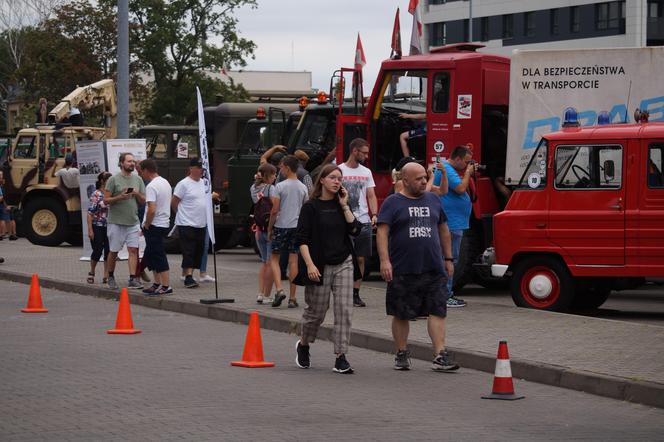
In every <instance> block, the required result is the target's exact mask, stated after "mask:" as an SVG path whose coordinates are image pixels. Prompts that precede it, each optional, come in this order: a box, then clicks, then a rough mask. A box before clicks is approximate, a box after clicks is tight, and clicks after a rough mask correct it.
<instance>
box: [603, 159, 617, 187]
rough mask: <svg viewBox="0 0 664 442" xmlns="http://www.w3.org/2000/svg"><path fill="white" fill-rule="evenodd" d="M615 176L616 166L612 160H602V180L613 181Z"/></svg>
mask: <svg viewBox="0 0 664 442" xmlns="http://www.w3.org/2000/svg"><path fill="white" fill-rule="evenodd" d="M615 176H616V166H615V164H614V163H613V160H606V161H604V181H605V182H607V183H608V182H610V181H613V179H614V178H615Z"/></svg>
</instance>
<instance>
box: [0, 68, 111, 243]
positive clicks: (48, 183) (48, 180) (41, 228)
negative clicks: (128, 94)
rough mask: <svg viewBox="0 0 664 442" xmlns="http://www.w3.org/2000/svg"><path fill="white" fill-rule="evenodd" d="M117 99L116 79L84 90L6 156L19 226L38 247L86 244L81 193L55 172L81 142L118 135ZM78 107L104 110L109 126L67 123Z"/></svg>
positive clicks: (9, 197)
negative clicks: (71, 187)
mask: <svg viewBox="0 0 664 442" xmlns="http://www.w3.org/2000/svg"><path fill="white" fill-rule="evenodd" d="M116 101H117V100H116V95H115V85H114V83H113V80H101V81H98V82H96V83H93V84H91V85H88V86H83V87H78V88H76V89H75V90H74V91H73V92H71V93H70V94H69V95H67V96H66V97H64V98H63V99H62V100H61V101H60V103H58V104H57V105H56V106H55V107H54V108H53V110H51V111H50V112H49V114H48V123H47V124H41V125H37V126H36V127H34V128H26V129H21V130H20V131H19V132H18V134H17V135H16V138H15V140H14V142H13V143H12V146H11V150H10V151H9V153H8V154H7V153H5V155H6V160H4V161H3V162H2V167H3V170H4V176H5V198H6V201H7V204H8V205H12V206H16V207H18V208H19V209H20V210H19V214H20V219H19V220H18V221H19V222H17V227H19V229H20V230H21V231H22V234H24V235H25V236H26V237H27V238H28V239H29V240H30V241H31V242H32V243H34V244H38V245H45V246H57V245H59V244H61V243H62V242H63V241H68V242H71V243H79V242H80V241H81V228H80V227H81V214H80V210H81V201H80V196H79V190H78V188H76V189H69V188H67V187H65V186H64V184H62V183H61V181H60V178H58V177H56V176H55V172H57V171H58V170H59V169H61V168H62V167H63V166H64V159H65V156H66V155H67V154H73V155H74V157H75V151H76V142H77V141H81V140H102V139H107V138H113V137H115V131H116V117H117V107H116ZM74 106H77V107H78V109H79V110H88V109H94V108H101V109H102V113H101V117H102V119H103V124H101V126H103V127H87V126H86V127H82V126H81V127H74V126H71V125H70V124H69V123H68V122H66V121H67V116H68V115H69V111H70V109H71V108H72V107H74ZM0 149H1V147H0Z"/></svg>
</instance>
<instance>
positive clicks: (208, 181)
mask: <svg viewBox="0 0 664 442" xmlns="http://www.w3.org/2000/svg"><path fill="white" fill-rule="evenodd" d="M196 98H197V99H198V138H199V144H200V146H201V161H202V162H203V183H205V193H206V195H207V204H206V205H205V212H206V215H207V231H208V235H209V236H210V243H212V245H213V246H214V244H215V239H214V212H213V209H212V174H211V173H210V158H209V155H208V147H207V137H206V134H205V115H204V114H203V100H202V99H201V91H200V90H199V89H198V86H196ZM213 250H214V247H213Z"/></svg>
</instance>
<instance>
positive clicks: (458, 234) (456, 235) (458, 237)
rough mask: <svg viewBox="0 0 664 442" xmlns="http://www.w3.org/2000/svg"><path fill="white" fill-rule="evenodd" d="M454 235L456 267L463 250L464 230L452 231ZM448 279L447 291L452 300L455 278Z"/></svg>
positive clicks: (453, 251)
mask: <svg viewBox="0 0 664 442" xmlns="http://www.w3.org/2000/svg"><path fill="white" fill-rule="evenodd" d="M450 234H451V235H452V258H454V265H456V263H457V262H458V261H459V250H461V239H462V238H463V230H450ZM455 277H456V275H455V276H453V277H452V278H447V290H448V292H449V294H450V295H449V296H450V298H451V297H452V296H454V291H453V290H452V287H453V286H454V278H455Z"/></svg>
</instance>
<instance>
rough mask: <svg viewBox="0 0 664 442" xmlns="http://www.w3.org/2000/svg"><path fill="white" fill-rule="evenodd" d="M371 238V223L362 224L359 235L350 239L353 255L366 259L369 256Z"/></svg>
mask: <svg viewBox="0 0 664 442" xmlns="http://www.w3.org/2000/svg"><path fill="white" fill-rule="evenodd" d="M372 236H373V229H372V228H371V223H367V224H362V230H360V234H359V235H357V236H355V237H351V240H352V241H353V249H355V255H357V256H364V257H366V258H368V257H370V256H371V246H372Z"/></svg>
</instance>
